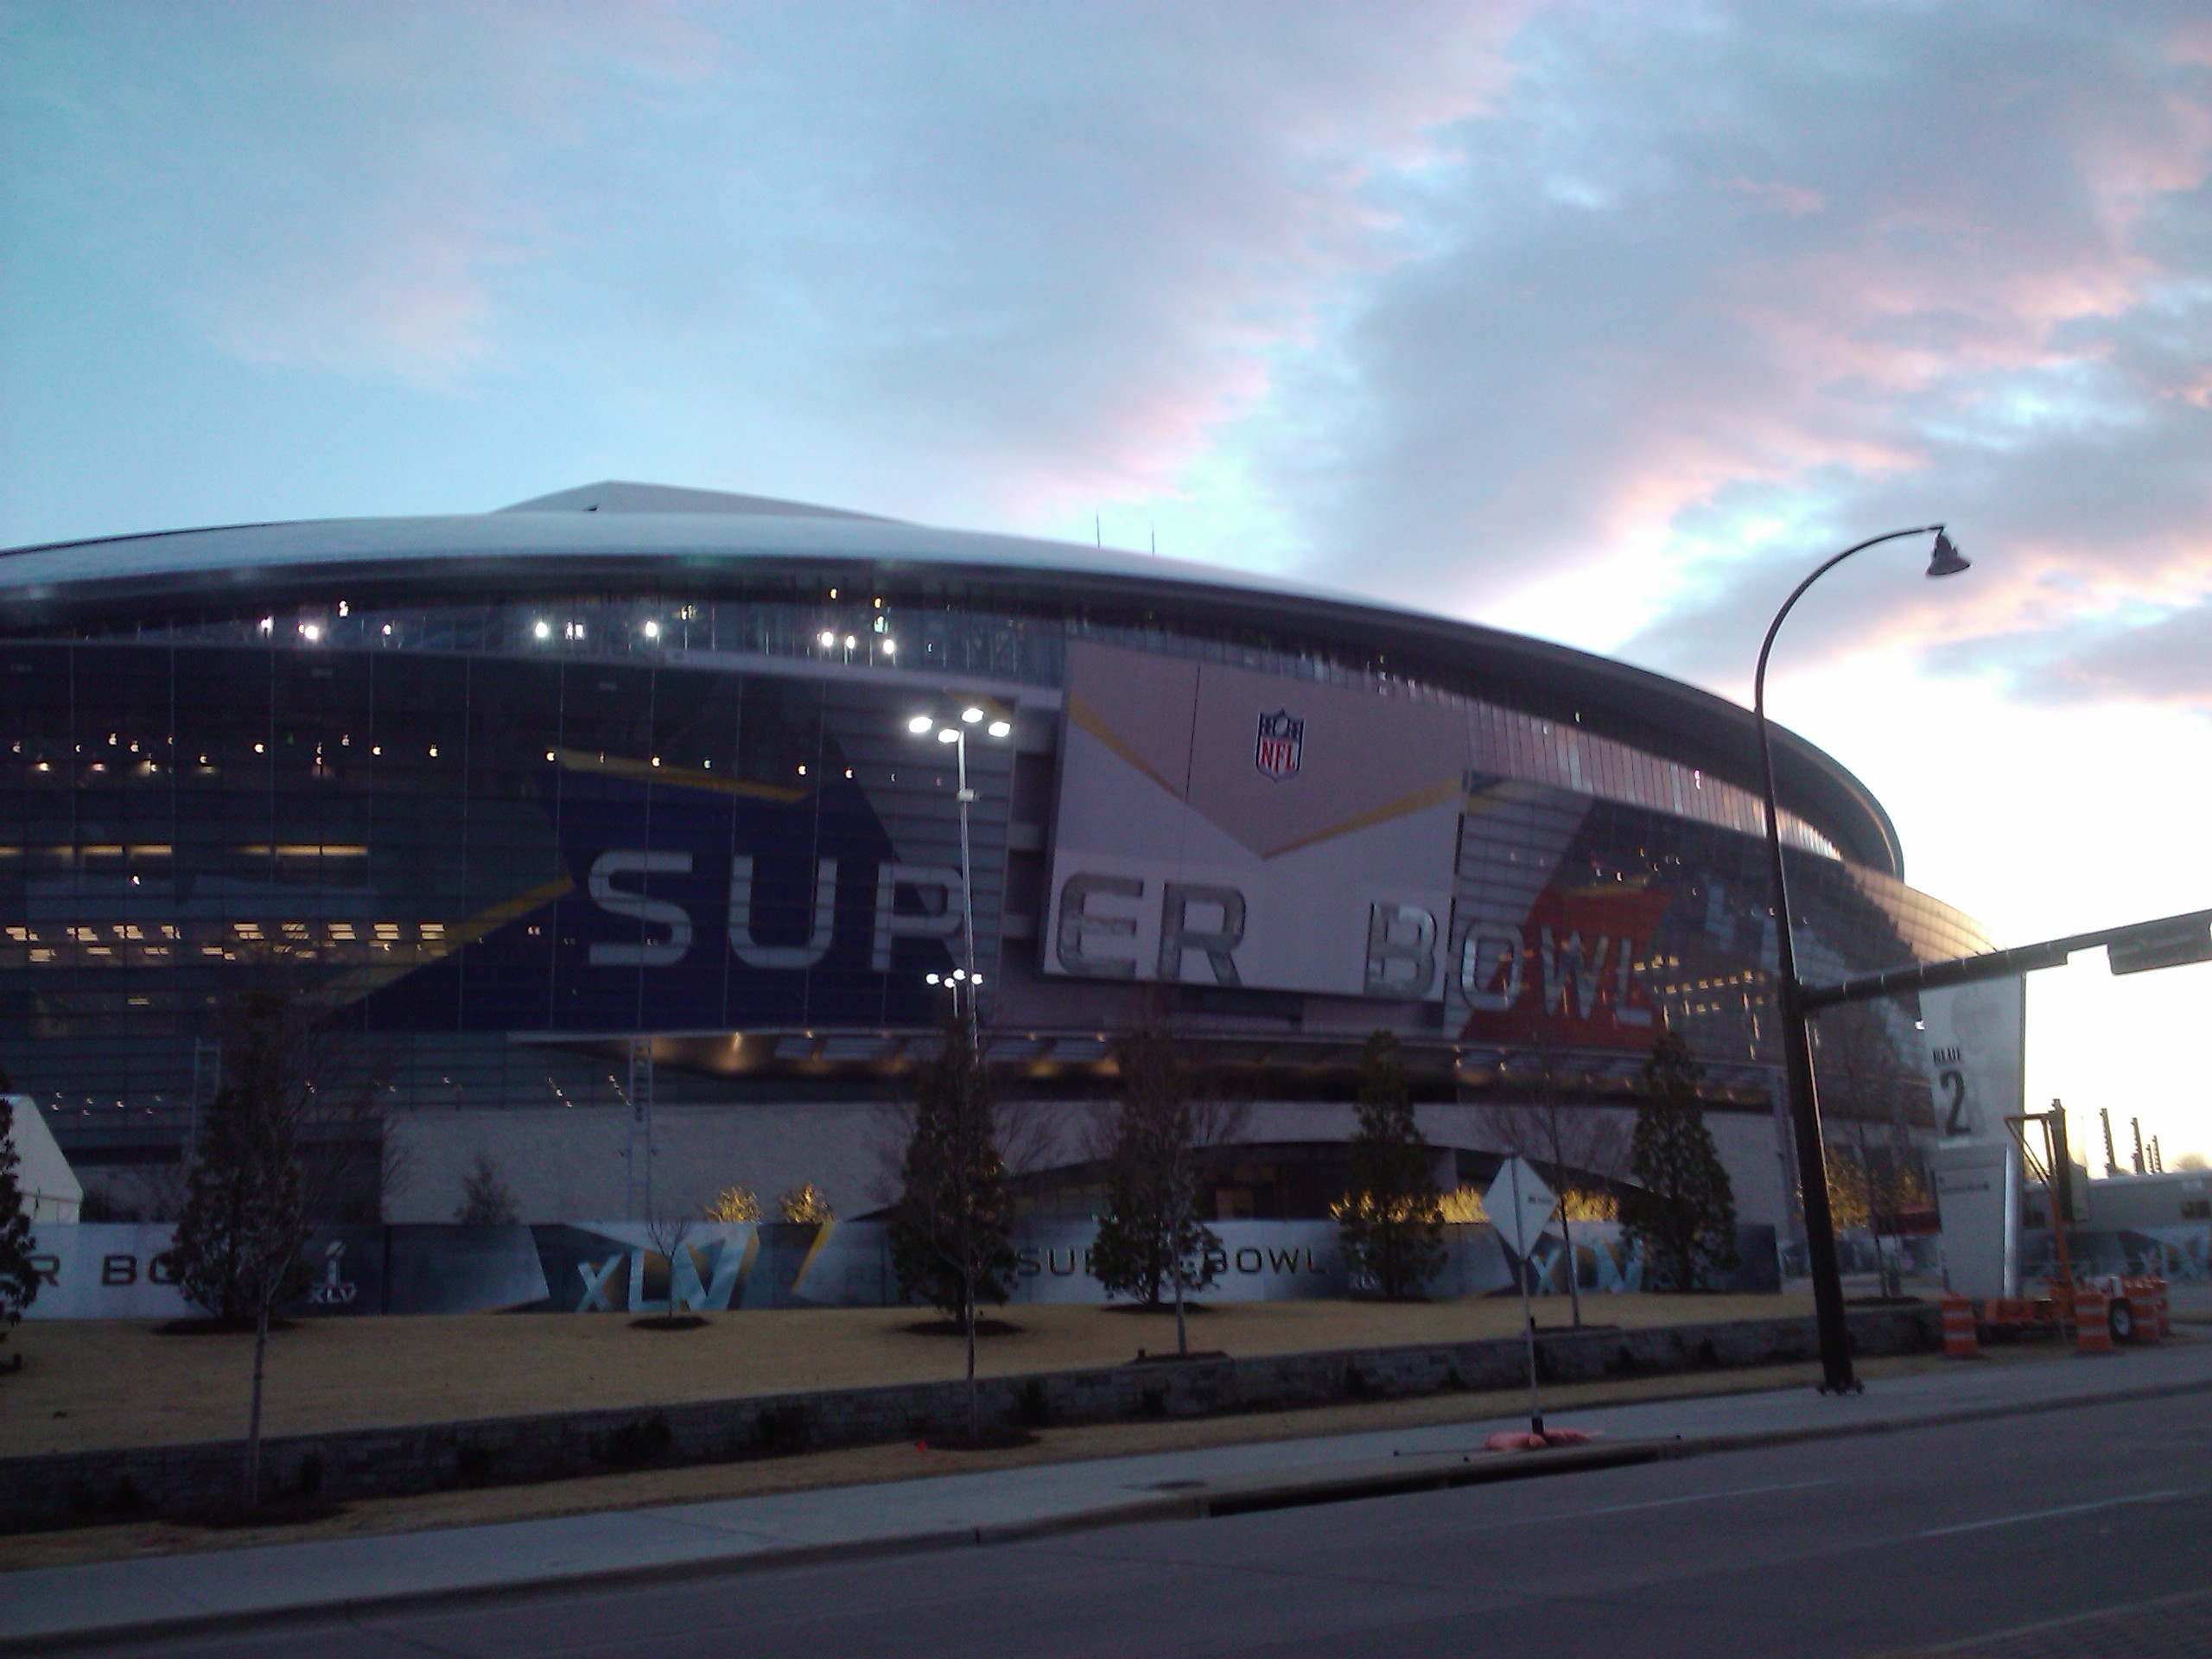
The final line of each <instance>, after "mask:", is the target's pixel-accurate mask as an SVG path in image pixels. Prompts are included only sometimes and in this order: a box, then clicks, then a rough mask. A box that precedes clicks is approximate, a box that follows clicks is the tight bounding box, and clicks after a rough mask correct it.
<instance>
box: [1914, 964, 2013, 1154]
mask: <svg viewBox="0 0 2212 1659" xmlns="http://www.w3.org/2000/svg"><path fill="white" fill-rule="evenodd" d="M2027 995H2028V985H2027V981H2026V980H2025V979H2024V978H2016V979H1986V980H1981V981H1980V982H1976V983H1974V984H1971V985H1953V986H1948V987H1946V988H1943V989H1942V990H1936V991H1923V992H1922V993H1921V994H1920V1023H1921V1027H1922V1029H1921V1033H1920V1036H1921V1062H1922V1064H1923V1065H1924V1066H1925V1067H1926V1069H1927V1072H1928V1088H1929V1094H1930V1096H1931V1097H1932V1100H1933V1103H1934V1105H1935V1109H1936V1134H1937V1135H1940V1136H1941V1137H1942V1140H1943V1141H1944V1142H1946V1143H1947V1144H1948V1143H1974V1144H1995V1143H1998V1142H2009V1141H2010V1140H2011V1138H2012V1137H2011V1135H2010V1133H2009V1132H2008V1131H2007V1130H2006V1128H2005V1117H2006V1116H2007V1115H2010V1114H2017V1113H2018V1112H2019V1111H2020V1110H2021V1109H2022V1099H2023V1095H2022V1090H2023V1088H2024V1083H2025V1072H2026V1070H2027V1066H2026V1058H2027V1057H2026V1049H2025V1044H2026V1040H2027Z"/></svg>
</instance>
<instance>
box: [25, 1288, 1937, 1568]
mask: <svg viewBox="0 0 2212 1659" xmlns="http://www.w3.org/2000/svg"><path fill="white" fill-rule="evenodd" d="M1851 1332H1852V1345H1853V1350H1854V1351H1856V1352H1858V1353H1859V1354H1862V1355H1873V1354H1901V1353H1918V1352H1924V1351H1929V1350H1931V1349H1935V1348H1936V1347H1939V1346H1941V1343H1942V1325H1941V1319H1940V1316H1939V1313H1938V1311H1937V1310H1936V1308H1935V1307H1934V1306H1929V1305H1921V1306H1910V1307H1899V1308H1885V1309H1880V1310H1868V1311H1865V1312H1860V1313H1853V1315H1852V1316H1851ZM1818 1351H1819V1346H1818V1341H1817V1338H1816V1336H1815V1330H1814V1325H1813V1321H1812V1320H1811V1319H1744V1320H1733V1321H1727V1322H1717V1323H1713V1324H1709V1325H1670V1326H1661V1327H1656V1328H1650V1329H1642V1330H1632V1331H1630V1330H1616V1329H1606V1330H1591V1331H1584V1332H1544V1333H1542V1334H1541V1337H1540V1339H1539V1341H1538V1344H1537V1363H1538V1370H1540V1372H1541V1375H1542V1376H1543V1377H1544V1378H1545V1379H1546V1380H1547V1381H1549V1382H1555V1383H1567V1382H1591V1381H1595V1380H1599V1379H1602V1378H1605V1377H1620V1376H1648V1375H1657V1374H1662V1373H1668V1372H1680V1371H1689V1370H1734V1369H1741V1368H1745V1367H1749V1366H1755V1365H1773V1364H1783V1363H1795V1362H1798V1361H1802V1360H1808V1359H1811V1358H1813V1357H1815V1356H1816V1355H1817V1353H1818ZM1527 1375H1528V1372H1527V1363H1526V1360H1525V1358H1524V1357H1523V1352H1522V1343H1521V1340H1520V1339H1519V1338H1503V1339H1492V1340H1488V1341H1482V1342H1463V1343H1439V1344H1422V1345H1417V1346H1408V1347H1390V1348H1358V1349H1344V1350H1339V1351H1334V1352H1329V1353H1305V1354H1273V1355H1267V1356H1262V1357H1255V1358H1249V1359H1200V1360H1191V1361H1185V1362H1181V1363H1175V1362H1172V1361H1170V1362H1151V1363H1142V1362H1141V1363H1130V1364H1126V1365H1116V1366H1109V1367H1103V1368H1100V1369H1096V1370H1078V1371H1053V1372H1046V1373H1040V1374H1038V1375H1033V1376H995V1377H987V1378H984V1379H982V1381H980V1382H979V1383H978V1384H977V1390H978V1394H979V1396H980V1399H981V1402H982V1414H983V1420H984V1421H985V1423H986V1424H987V1425H990V1426H1001V1425H1019V1426H1027V1427H1041V1426H1044V1425H1046V1424H1072V1423H1100V1422H1115V1421H1126V1420H1128V1419H1131V1418H1166V1417H1207V1416H1215V1415H1219V1414H1225V1413H1230V1412H1238V1411H1277V1410H1286V1409H1289V1408H1294V1407H1300V1406H1319V1405H1332V1404H1336V1403H1338V1402H1343V1401H1344V1400H1347V1399H1390V1398H1401V1397H1406V1396H1412V1395H1432V1394H1440V1393H1445V1392H1447V1391H1454V1390H1473V1389H1507V1388H1513V1387H1516V1386H1518V1385H1519V1384H1521V1383H1522V1382H1524V1381H1525V1380H1526V1377H1527ZM966 1422H967V1392H966V1389H965V1387H964V1385H963V1383H959V1382H957V1381H954V1382H947V1383H904V1384H899V1385H896V1386H893V1387H887V1388H873V1389H828V1390H823V1391H822V1392H819V1393H812V1394H785V1395H754V1396H750V1397H747V1398H744V1399H736V1400H708V1401H695V1402H685V1403H679V1404H673V1405H664V1406H651V1407H632V1408H624V1409H613V1410H601V1411H583V1412H561V1413H549V1414H542V1415H537V1416H529V1417H503V1418H483V1419H479V1420H475V1421H466V1422H448V1423H422V1424H411V1425H408V1426H404V1427H393V1428H365V1429H345V1430H338V1431H334V1432H333V1433H327V1434H295V1435H285V1436H282V1437H272V1438H270V1439H269V1440H264V1442H263V1446H262V1449H263V1468H264V1471H266V1473H267V1478H268V1480H269V1482H270V1490H271V1491H275V1492H282V1493H288V1494H298V1495H302V1496H312V1497H319V1498H322V1499H330V1500H342V1499H346V1498H359V1497H394V1496H399V1495H403V1494H406V1493H411V1492H429V1491H449V1490H451V1489H454V1488H455V1487H462V1486H491V1485H505V1484H513V1483H518V1482H525V1481H537V1480H556V1479H561V1478H568V1477H571V1476H576V1475H588V1474H600V1473H607V1472H610V1471H618V1470H625V1469H637V1468H643V1467H648V1466H653V1465H676V1464H697V1463H719V1462H728V1461H731V1460H734V1459H742V1458H754V1457H770V1456H776V1455H779V1454H783V1453H788V1452H798V1451H802V1450H810V1449H811V1450H819V1449H823V1448H826V1447H830V1446H864V1445H869V1444H880V1443H884V1442H888V1441H893V1440H918V1439H922V1438H924V1437H926V1436H929V1435H933V1434H950V1433H960V1432H962V1431H963V1429H964V1427H965V1426H966ZM244 1465H245V1446H244V1444H243V1442H239V1441H206V1442H200V1443H195V1444H190V1445H181V1446H140V1447H125V1448H122V1449H119V1450H114V1451H106V1452H62V1453H52V1454H48V1455H43V1456H37V1457H22V1458H9V1459H0V1529H4V1530H8V1531H28V1530H33V1529H39V1528H43V1527H52V1526H60V1525H66V1524H68V1523H71V1522H87V1521H92V1520H99V1519H113V1518H118V1517H123V1516H148V1515H169V1516H177V1515H190V1514H192V1513H194V1512H195V1511H206V1510H213V1509H219V1508H223V1507H226V1506H227V1505H229V1504H231V1503H234V1502H235V1500H236V1497H237V1494H238V1481H239V1478H240V1474H241V1471H242V1470H243V1468H244Z"/></svg>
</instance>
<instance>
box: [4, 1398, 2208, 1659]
mask: <svg viewBox="0 0 2212 1659" xmlns="http://www.w3.org/2000/svg"><path fill="white" fill-rule="evenodd" d="M2204 1393H2212V1377H2199V1378H2193V1379H2190V1380H2188V1381H2185V1382H2178V1383H2145V1384H2143V1385H2141V1386H2139V1387H2135V1388H2131V1389H2115V1390H2113V1391H2110V1392H2107V1393H2100V1394H2090V1395H2078V1396H2073V1397H2069V1398H2065V1399H2056V1400H2028V1401H2018V1402H2008V1403H1999V1404H1992V1405H1986V1406H1967V1407H1961V1408H1956V1409H1955V1410H1950V1411H1936V1412H1929V1413H1925V1414H1918V1415H1915V1416H1911V1417H1888V1418H1880V1419H1876V1420H1872V1421H1866V1422H1855V1423H1831V1424H1826V1425H1820V1426H1813V1427H1800V1428H1785V1429H1772V1430H1767V1431H1762V1432H1757V1433H1744V1434H1707V1435H1700V1436H1697V1437H1695V1438H1694V1439H1676V1440H1623V1441H1617V1442H1612V1443H1611V1444H1601V1445H1593V1446H1567V1447H1560V1448H1559V1449H1557V1450H1554V1451H1548V1452H1472V1451H1470V1452H1434V1453H1418V1454H1409V1455H1408V1458H1407V1459H1404V1460H1403V1461H1392V1462H1389V1463H1384V1462H1383V1461H1381V1460H1363V1461H1362V1462H1360V1463H1357V1464H1351V1465H1337V1466H1336V1467H1334V1468H1332V1469H1319V1470H1299V1471H1289V1472H1287V1473H1284V1474H1281V1475H1257V1476H1253V1477H1250V1478H1247V1479H1243V1480H1236V1481H1230V1482H1214V1483H1209V1484H1207V1485H1205V1486H1204V1487H1202V1488H1193V1489H1192V1490H1190V1491H1176V1492H1173V1493H1162V1494H1160V1495H1158V1496H1155V1497H1140V1498H1131V1499H1128V1500H1125V1501H1121V1502H1116V1503H1102V1504H1096V1505H1093V1506H1091V1507H1089V1508H1086V1509H1083V1510H1073V1511H1071V1512H1069V1513H1066V1514H1063V1515H1053V1516H1039V1517H1037V1518H1036V1519H1034V1520H1031V1521H1018V1522H1009V1523H1007V1524H1005V1525H1002V1526H982V1527H941V1528H935V1529H929V1530H925V1531H918V1532H912V1533H905V1534H899V1535H889V1536H884V1537H879V1538H864V1539H853V1540H849V1541H842V1542H837V1543H824V1544H794V1545H791V1546H788V1547H786V1548H776V1549H766V1550H748V1551H744V1552H741V1553H738V1552H734V1553H731V1554H719V1555H701V1556H695V1557H693V1558H691V1559H689V1560H680V1561H656V1562H651V1563H641V1564H638V1565H634V1566H628V1567H607V1568H603V1569H600V1570H596V1571H589V1572H583V1573H577V1572H572V1571H563V1572H559V1573H543V1574H531V1575H527V1576H522V1577H510V1578H507V1579H503V1580H500V1581H499V1582H498V1583H496V1584H481V1585H455V1586H443V1587H441V1588H437V1589H426V1590H406V1591H394V1592H391V1593H389V1594H385V1595H377V1596H361V1597H334V1598H330V1599H324V1600H319V1601H306V1600H302V1601H298V1602H293V1603H289V1604H287V1605H283V1606H277V1607H262V1608H252V1609H244V1610H239V1611H210V1612H208V1613H206V1614H181V1615H171V1616H165V1617H162V1618H150V1619H132V1620H122V1621H118V1622H115V1623H112V1624H102V1625H97V1626H83V1627H79V1628H78V1629H75V1630H57V1631H53V1632H50V1633H42V1634H38V1635H32V1636H25V1637H9V1638H5V1639H0V1653H58V1652H67V1651H72V1650H77V1649H86V1648H92V1647H98V1646H99V1645H101V1644H103V1643H115V1642H124V1641H133V1642H149V1641H158V1640H162V1639H164V1638H167V1637H178V1636H187V1635H189V1636H200V1637H207V1636H219V1635H222V1634H224V1633H226V1632H229V1631H235V1630H255V1629H267V1628H270V1627H272V1626H277V1625H283V1624H307V1623H311V1622H313V1621H315V1620H317V1619H325V1618H346V1619H352V1618H364V1617H373V1616H377V1615H381V1614H389V1613H393V1612H397V1611H432V1610H435V1609H437V1608H441V1607H454V1606H465V1605H476V1604H484V1603H491V1602H497V1601H500V1600H505V1599H512V1598H516V1597H519V1596H525V1595H530V1594H533V1593H537V1592H543V1591H546V1590H550V1589H556V1588H558V1589H564V1590H581V1591H592V1590H603V1589H609V1588H613V1587H617V1586H625V1585H642V1584H655V1583H671V1582H676V1581H680V1580H687V1579H696V1578H705V1577H713V1576H721V1575H724V1574H728V1573H753V1572H770V1571H775V1570H779V1569H782V1568H787V1567H809V1566H817V1565H822V1564H825V1563H829V1562H836V1561H849V1560H869V1559H879V1558H889V1557H894V1556H899V1555H916V1554H929V1553H932V1552H935V1551H938V1550H945V1549H961V1548H990V1547H993V1546H996V1545H1003V1544H1018V1543H1023V1542H1027V1541H1032V1540H1035V1539H1039V1538H1050V1537H1056V1536H1063V1535H1068V1534H1072V1533H1079V1532H1096V1531H1103V1530H1105V1529H1109V1528H1114V1527H1124V1526H1134V1525H1138V1524H1141V1523H1144V1522H1156V1521H1195V1520H1206V1519H1210V1518H1214V1517H1226V1516H1235V1515H1243V1514H1251V1513H1255V1512H1257V1511H1260V1510H1276V1509H1290V1508H1299V1507H1305V1506H1311V1505H1316V1504H1321V1503H1350V1502H1354V1501H1357V1500H1358V1499H1361V1498H1369V1497H1393V1496H1397V1495H1401V1494H1406V1493H1412V1492H1418V1491H1444V1490H1447V1489H1452V1488H1458V1487H1465V1486H1475V1485H1490V1484H1499V1483H1503V1482H1508V1481H1518V1480H1531V1479H1545V1478H1555V1477H1559V1476H1564V1475H1572V1474H1579V1473H1585V1472H1589V1471H1595V1470H1599V1469H1611V1468H1621V1467H1626V1466H1630V1465H1637V1464H1644V1463H1655V1462H1675V1461H1681V1460H1686V1459H1692V1458H1700V1457H1711V1456H1717V1455H1719V1454H1721V1453H1724V1452H1748V1451H1758V1450H1760V1449H1763V1448H1765V1447H1770V1446H1790V1445H1799V1444H1803V1443H1806V1442H1809V1441H1815V1440H1855V1439H1863V1438H1866V1437H1868V1436H1872V1435H1877V1434H1896V1433H1910V1432H1911V1431H1913V1430H1915V1429H1923V1428H1945V1427H1955V1426H1957V1425H1959V1424H1962V1423H1974V1422H1986V1421H1993V1420H1995V1419H1999V1418H2004V1417H2025V1416H2037V1415H2042V1414H2048V1413H2051V1412H2058V1411H2073V1410H2080V1409H2082V1408H2088V1407H2092V1406H2112V1405H2126V1404H2129V1403H2131V1402H2137V1401H2143V1400H2158V1399H2165V1398H2169V1397H2171V1396H2174V1395H2187V1394H2204ZM1452 1458H1456V1459H1459V1462H1457V1463H1445V1462H1443V1461H1442V1459H1452ZM1431 1459H1435V1460H1436V1461H1433V1462H1432V1461H1431ZM1476 1459H1483V1461H1477V1460H1476ZM5 1581H6V1580H5V1579H4V1577H0V1584H4V1583H5Z"/></svg>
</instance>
